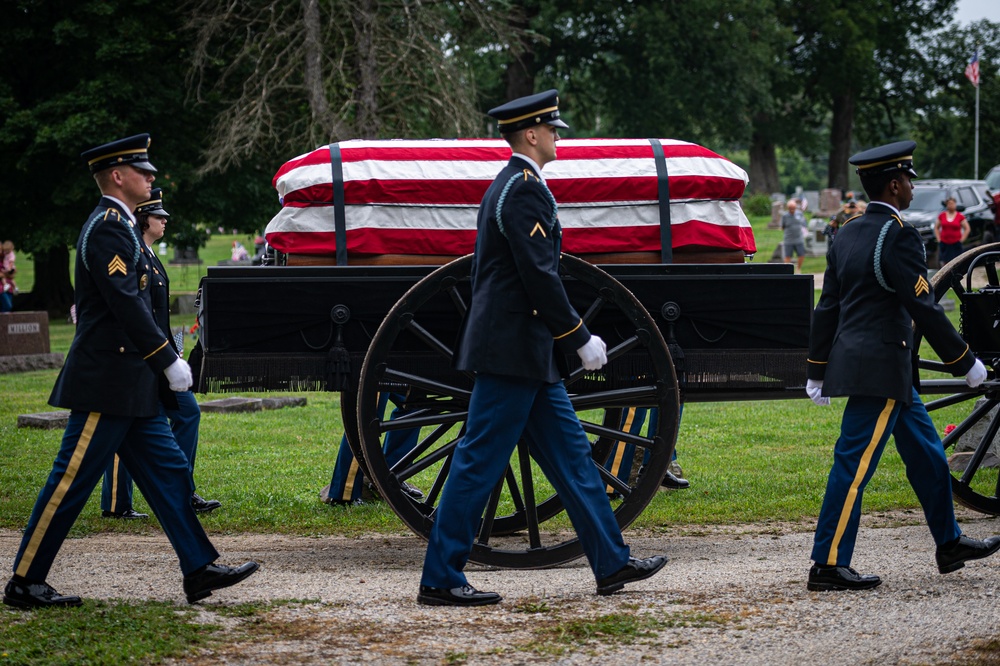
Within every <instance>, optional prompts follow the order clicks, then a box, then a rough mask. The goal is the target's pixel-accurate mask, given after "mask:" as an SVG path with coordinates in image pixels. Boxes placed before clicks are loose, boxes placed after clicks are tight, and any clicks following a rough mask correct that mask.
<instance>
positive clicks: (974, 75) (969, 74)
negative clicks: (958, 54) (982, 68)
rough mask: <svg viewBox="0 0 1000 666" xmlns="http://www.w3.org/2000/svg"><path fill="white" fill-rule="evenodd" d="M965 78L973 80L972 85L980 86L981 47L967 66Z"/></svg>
mask: <svg viewBox="0 0 1000 666" xmlns="http://www.w3.org/2000/svg"><path fill="white" fill-rule="evenodd" d="M965 78H967V79H969V80H970V81H972V85H974V86H976V87H977V88H978V87H979V49H976V50H975V51H974V52H973V54H972V58H970V59H969V64H968V65H966V67H965Z"/></svg>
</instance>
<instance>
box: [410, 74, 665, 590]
mask: <svg viewBox="0 0 1000 666" xmlns="http://www.w3.org/2000/svg"><path fill="white" fill-rule="evenodd" d="M489 115H490V116H492V117H493V118H496V119H497V121H498V124H499V128H500V133H501V135H502V136H503V137H504V139H506V140H507V142H508V143H509V144H510V146H511V148H512V149H513V151H514V154H513V155H512V156H511V158H510V161H509V162H508V164H507V166H506V167H505V168H504V169H503V170H502V171H501V172H500V174H499V175H498V176H497V177H496V180H494V181H493V184H492V185H491V186H490V187H489V189H488V190H487V191H486V194H485V195H484V197H483V201H482V203H481V204H480V206H479V217H478V222H477V237H476V249H475V258H474V260H473V265H472V302H471V305H470V308H469V312H468V314H467V315H466V318H465V320H464V322H463V325H462V330H461V332H460V340H459V343H458V348H457V350H456V356H455V365H456V367H457V368H458V369H460V370H463V371H466V372H474V373H476V381H475V385H474V387H473V390H472V396H471V398H470V403H469V415H468V419H467V421H466V434H465V437H464V438H463V439H462V440H461V442H460V443H459V444H458V446H457V447H456V449H455V453H454V456H453V458H452V462H451V471H450V473H449V475H448V479H447V481H446V482H445V485H444V489H443V491H442V494H441V501H440V503H439V504H438V507H437V511H436V513H435V520H434V525H433V527H432V529H431V534H430V538H429V543H428V544H427V554H426V558H425V560H424V568H423V575H422V578H421V581H420V582H421V584H420V592H419V594H418V596H417V601H418V602H419V603H423V604H428V605H450V606H480V605H485V604H495V603H497V602H499V601H500V595H499V594H496V593H495V592H480V591H479V590H476V589H475V588H474V587H472V586H471V585H469V583H468V581H467V580H466V578H465V574H464V573H463V571H462V570H463V569H464V567H465V564H466V562H467V561H468V558H469V554H470V552H471V550H472V544H473V538H474V532H475V530H476V527H477V525H478V524H479V521H480V518H481V517H482V514H483V510H484V509H485V508H486V504H487V500H488V499H489V496H490V493H491V491H492V489H493V487H494V486H495V485H496V483H497V481H498V480H499V479H500V478H501V476H502V474H503V472H504V469H505V468H506V466H507V464H508V461H509V460H510V455H511V453H512V452H513V450H514V448H515V446H516V445H517V441H518V439H519V438H520V437H521V436H522V434H524V436H525V437H526V439H528V440H529V441H530V443H531V453H532V456H533V457H534V459H535V460H536V462H537V463H538V465H539V467H541V469H542V471H543V472H544V473H545V476H546V477H547V478H548V479H549V481H550V482H551V483H552V485H553V487H554V488H555V489H556V491H557V492H558V493H559V497H560V499H561V500H562V501H563V504H564V506H565V507H566V511H567V513H568V514H569V517H570V520H572V522H573V525H574V527H575V528H576V530H577V533H578V535H579V537H580V542H581V544H582V545H583V549H584V552H585V553H586V555H587V559H588V560H589V561H590V566H591V569H592V570H593V572H594V576H595V577H596V579H597V592H598V594H611V593H612V592H615V591H617V590H620V589H621V588H622V587H623V586H624V585H625V584H626V583H629V582H632V581H636V580H642V579H644V578H648V577H649V576H652V575H653V574H655V573H656V572H657V571H659V570H660V569H661V568H662V567H663V565H664V564H665V563H666V561H667V558H666V557H663V556H656V557H651V558H648V559H645V560H637V559H635V558H632V557H630V554H629V548H628V546H626V545H625V542H624V541H623V539H622V535H621V530H620V529H619V528H618V523H617V522H616V520H615V516H614V513H613V512H612V510H611V506H610V504H609V503H608V498H607V495H606V494H605V492H604V483H603V482H602V481H601V478H600V475H599V474H598V472H597V470H596V469H595V467H594V465H593V463H592V461H591V447H590V442H589V441H588V439H587V436H586V434H585V433H584V431H583V428H582V426H581V425H580V422H579V420H578V419H577V417H576V412H575V411H574V410H573V407H572V405H571V404H570V401H569V397H568V395H567V393H566V387H565V386H564V385H563V383H562V381H561V379H560V378H561V377H562V376H563V373H562V372H561V370H563V371H564V370H565V368H562V369H561V368H559V367H558V365H557V359H559V360H560V361H561V358H562V355H563V353H565V352H569V353H572V352H576V353H577V354H578V355H579V357H580V359H581V361H582V362H583V366H584V368H586V369H588V370H597V369H599V368H600V367H601V366H603V365H604V364H605V363H606V362H607V355H606V347H605V344H604V342H603V341H602V340H601V339H600V338H598V337H597V336H594V335H591V333H590V331H589V330H587V327H586V325H585V324H584V323H583V320H582V319H581V318H580V315H579V314H577V312H576V311H575V310H574V309H573V307H572V306H571V305H570V303H569V299H568V298H567V296H566V292H565V290H564V289H563V285H562V281H561V280H560V278H559V274H558V267H559V250H560V243H561V235H562V230H561V229H560V227H559V219H558V217H557V216H556V201H555V199H554V198H553V196H552V193H551V192H550V191H549V188H548V187H547V186H546V185H545V180H544V179H543V178H542V167H543V166H545V164H547V163H548V162H551V161H552V160H554V159H555V158H556V141H557V140H558V139H559V128H565V127H567V125H566V123H564V122H563V121H562V120H560V119H559V104H558V96H557V93H556V91H555V90H549V91H548V92H544V93H539V94H537V95H531V96H528V97H523V98H520V99H516V100H514V101H512V102H508V103H507V104H504V105H503V106H499V107H497V108H495V109H493V110H491V111H490V112H489ZM556 348H558V353H557V350H556Z"/></svg>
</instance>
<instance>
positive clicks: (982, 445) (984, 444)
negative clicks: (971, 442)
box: [959, 400, 1000, 486]
mask: <svg viewBox="0 0 1000 666" xmlns="http://www.w3.org/2000/svg"><path fill="white" fill-rule="evenodd" d="M996 406H997V401H996V400H988V401H986V403H985V404H984V405H983V408H984V409H983V411H985V412H988V411H990V410H991V409H992V408H994V407H996ZM977 411H978V410H977ZM998 430H1000V419H993V420H992V421H990V424H989V426H987V428H986V433H985V434H984V435H983V436H982V437H981V438H980V440H979V445H978V446H977V447H976V450H975V451H974V452H973V454H972V458H971V459H970V460H969V463H968V465H966V467H965V471H964V472H962V476H961V478H960V479H959V483H961V484H962V485H965V486H968V485H969V484H970V483H972V478H973V477H974V476H975V475H976V472H977V471H978V470H979V466H980V465H982V464H983V458H985V457H986V453H987V451H989V448H990V442H992V441H993V438H994V437H996V436H997V431H998Z"/></svg>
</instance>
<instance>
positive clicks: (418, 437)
mask: <svg viewBox="0 0 1000 666" xmlns="http://www.w3.org/2000/svg"><path fill="white" fill-rule="evenodd" d="M471 263H472V260H471V257H465V258H462V259H459V260H456V261H454V262H452V263H450V264H448V265H446V266H444V267H442V268H440V269H438V270H436V271H435V272H434V273H432V274H430V275H428V276H427V277H426V278H424V279H423V280H421V281H420V282H418V283H417V284H416V285H414V286H413V287H412V288H411V289H410V290H409V291H408V292H407V293H406V294H405V295H404V296H403V297H402V298H401V299H400V300H399V301H398V302H397V303H396V305H395V306H394V307H393V308H392V310H390V312H389V313H388V314H387V315H386V317H385V320H384V321H383V322H382V325H381V326H380V327H379V329H378V332H377V333H376V334H375V336H374V337H373V339H372V342H371V344H370V346H369V349H368V354H367V356H366V358H365V362H364V365H363V367H362V371H361V380H360V384H359V388H358V394H357V401H358V424H359V438H360V440H361V441H360V447H361V449H363V453H364V459H365V461H366V463H367V466H368V468H369V470H370V472H371V475H372V480H373V481H374V482H375V484H376V486H377V487H378V489H379V491H380V493H381V494H382V497H383V498H385V500H386V501H387V502H388V503H389V504H390V505H391V506H392V508H393V510H394V511H395V512H396V513H397V515H399V517H400V518H401V519H402V520H403V521H404V522H405V523H406V524H407V525H408V526H409V527H410V528H411V529H412V530H413V531H414V532H416V533H417V534H419V535H421V536H423V537H424V538H426V537H427V536H428V535H429V533H430V529H431V526H432V525H433V521H434V510H435V507H436V505H437V502H438V500H439V499H440V494H441V490H442V488H443V486H444V483H445V480H446V478H447V476H448V473H449V470H450V467H451V456H452V454H453V452H454V450H455V447H456V445H457V444H458V442H459V440H460V439H461V437H462V435H463V433H464V429H465V420H466V416H467V410H468V404H469V396H470V395H471V390H472V385H473V381H474V378H473V377H471V376H469V375H466V374H464V373H461V372H458V371H456V370H454V369H453V368H452V353H453V344H454V341H455V340H456V339H457V337H458V333H459V328H460V325H461V322H462V319H463V316H464V315H465V312H466V310H467V307H468V302H469V294H470V286H469V272H470V268H471ZM560 271H561V273H562V274H563V283H564V285H565V287H566V290H567V293H568V294H569V296H570V300H571V302H572V303H573V305H574V307H575V308H576V309H577V310H578V311H579V312H580V313H582V316H583V318H584V320H585V321H586V323H587V326H588V328H590V330H591V331H592V332H594V333H595V334H597V335H600V336H601V337H602V338H603V339H604V341H605V342H606V343H607V345H608V359H609V362H608V364H607V365H606V366H605V367H604V368H602V369H601V370H599V371H597V372H587V371H584V370H583V369H582V368H581V367H580V364H579V360H578V359H576V358H575V357H572V358H569V357H567V361H568V363H569V364H570V366H569V367H570V368H575V369H574V370H573V371H572V372H571V373H570V375H569V377H567V378H566V380H565V383H566V387H567V391H568V392H569V395H570V399H571V401H572V403H573V405H574V407H575V409H576V411H577V415H578V416H579V418H580V420H581V422H582V424H583V427H584V430H585V431H586V432H587V433H588V434H589V435H590V437H591V441H592V442H593V446H594V455H593V464H594V465H595V466H596V468H597V470H598V472H599V473H600V474H601V476H602V478H603V479H604V481H605V482H606V483H607V486H608V494H609V496H614V497H616V499H614V500H611V501H612V504H613V507H614V511H615V516H616V518H617V520H618V523H619V525H620V526H622V527H624V526H626V525H628V524H629V523H630V522H632V521H633V520H634V519H635V518H636V516H638V515H639V513H641V512H642V510H643V509H644V508H645V507H646V505H647V504H648V503H649V501H650V500H651V499H652V498H653V496H654V495H655V494H656V492H657V489H658V488H659V482H660V480H661V479H662V478H663V475H664V472H665V470H666V468H667V465H668V464H669V463H670V458H671V454H672V453H673V448H674V444H675V441H676V437H677V427H678V410H679V393H678V386H677V378H676V376H675V374H674V368H673V364H672V362H671V359H670V354H669V352H668V350H667V346H666V344H665V343H664V341H663V338H662V336H661V335H660V332H659V330H658V329H657V327H656V324H655V321H654V320H653V319H652V317H651V316H650V315H649V313H648V312H646V310H645V308H643V307H642V305H641V304H640V303H639V302H638V300H636V299H635V297H634V296H633V295H632V294H631V292H629V291H628V290H627V289H625V287H623V286H622V285H621V284H620V283H619V282H618V281H617V280H615V279H614V278H612V277H611V276H610V275H608V274H607V273H605V272H604V271H601V270H600V269H598V268H596V267H594V266H591V265H590V264H588V263H586V262H584V261H581V260H579V259H576V258H574V257H571V256H568V255H564V257H563V259H562V262H561V266H560ZM383 392H390V393H393V394H395V396H397V397H399V398H401V399H402V401H403V403H404V404H405V409H404V410H399V411H398V412H397V413H396V414H395V417H394V418H390V417H389V416H386V415H383V413H380V412H381V410H380V409H379V397H380V394H381V393H383ZM629 407H647V408H656V409H658V410H659V414H660V418H658V419H657V420H656V427H655V429H654V430H653V432H641V433H640V434H630V433H629V432H627V431H625V430H623V429H622V428H621V413H622V412H621V410H623V409H626V408H629ZM389 434H392V436H391V437H386V435H389ZM617 442H626V443H630V444H635V445H636V446H637V447H639V449H640V450H642V451H644V452H648V455H646V460H645V471H644V474H643V475H642V476H640V477H639V478H637V479H631V478H630V480H629V481H628V482H623V481H620V480H619V479H618V477H617V476H615V475H614V474H612V473H611V472H610V471H609V469H608V467H609V464H608V462H607V460H608V458H609V452H610V451H611V449H612V447H613V445H614V444H615V443H617ZM530 449H531V447H530V443H529V442H527V441H525V440H524V439H522V440H521V441H520V442H519V443H518V445H517V448H516V450H515V451H514V453H513V455H512V456H511V461H510V464H509V465H508V467H507V469H506V471H505V473H504V475H503V477H502V478H501V479H498V480H497V484H496V486H495V488H494V491H493V493H492V495H491V497H490V501H489V503H488V505H487V507H486V510H485V512H484V515H483V516H482V517H481V522H480V525H479V529H478V531H477V536H476V542H475V544H474V546H473V552H472V554H471V559H472V560H473V561H476V562H480V563H484V564H491V565H496V566H505V567H514V568H536V567H545V566H552V565H555V564H559V563H562V562H567V561H569V560H572V559H574V558H576V557H579V556H580V555H581V554H582V549H581V546H580V543H579V541H578V540H577V539H576V537H575V535H574V533H573V532H572V527H571V525H570V524H569V521H568V520H565V519H564V518H562V516H561V514H562V513H563V511H562V504H561V502H560V500H559V497H558V494H557V493H555V492H554V491H553V490H552V488H551V486H550V485H549V483H548V481H547V480H546V479H545V477H544V475H543V474H542V473H541V471H540V470H539V468H538V466H537V464H536V463H535V461H534V460H533V459H532V458H531V454H530ZM414 488H416V489H418V490H419V491H420V492H421V493H422V494H423V498H422V499H416V498H415V497H414V493H413V489H414Z"/></svg>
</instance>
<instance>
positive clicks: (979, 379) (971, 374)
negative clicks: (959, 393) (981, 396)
mask: <svg viewBox="0 0 1000 666" xmlns="http://www.w3.org/2000/svg"><path fill="white" fill-rule="evenodd" d="M985 381H986V366H985V365H983V362H982V361H980V360H979V359H978V358H977V359H976V364H975V365H974V366H972V369H971V370H969V371H968V372H967V373H965V383H966V384H968V385H969V386H971V387H972V388H976V387H977V386H979V385H980V384H982V383H983V382H985Z"/></svg>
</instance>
